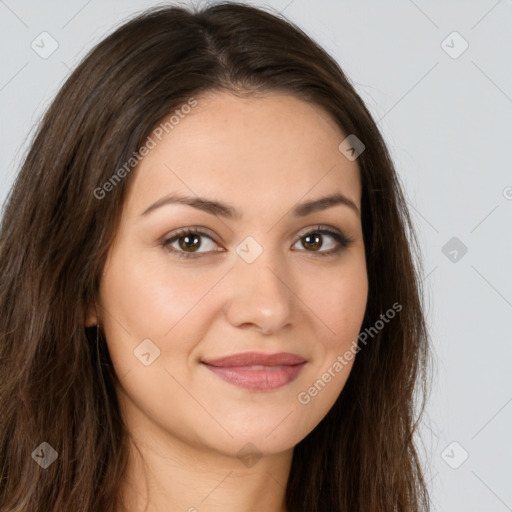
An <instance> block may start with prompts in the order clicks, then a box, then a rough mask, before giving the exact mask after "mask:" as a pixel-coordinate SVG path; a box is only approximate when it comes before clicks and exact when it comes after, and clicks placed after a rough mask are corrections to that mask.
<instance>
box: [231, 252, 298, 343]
mask: <svg viewBox="0 0 512 512" xmlns="http://www.w3.org/2000/svg"><path fill="white" fill-rule="evenodd" d="M270 253H271V251H263V253H262V254H261V255H260V256H259V257H258V258H257V259H256V260H255V261H253V262H252V263H247V262H246V261H244V260H243V259H242V258H238V259H237V260H236V263H235V268H234V269H233V270H232V271H231V272H230V279H231V281H230V286H231V290H232V291H231V296H230V300H228V303H227V306H226V316H227V318H228V320H229V322H230V323H231V324H232V325H233V326H235V327H248V326H253V327H254V328H257V329H258V330H260V331H261V332H262V333H264V334H272V333H275V332H278V331H279V330H280V329H283V328H284V327H286V326H287V325H289V324H290V323H291V322H292V318H291V315H292V313H293V311H294V309H293V301H294V300H296V299H294V293H293V286H290V283H289V281H290V277H289V274H288V273H287V272H286V271H285V269H284V268H283V265H278V264H277V259H276V258H273V257H271V254H270Z"/></svg>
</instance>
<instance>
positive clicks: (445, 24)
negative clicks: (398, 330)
mask: <svg viewBox="0 0 512 512" xmlns="http://www.w3.org/2000/svg"><path fill="white" fill-rule="evenodd" d="M182 3H185V4H186V3H187V2H186V1H184V2H182ZM248 3H251V4H253V5H260V6H265V5H266V6H271V7H273V8H274V9H276V10H278V11H281V12H282V13H283V14H284V15H285V16H286V17H288V18H289V19H290V20H291V21H293V22H295V23H296V24H298V25H299V26H300V27H301V28H303V29H304V30H305V31H306V32H307V33H308V34H309V35H310V36H312V37H313V38H314V39H315V40H317V41H318V42H319V43H320V44H321V45H323V47H324V48H325V49H326V50H327V51H328V52H330V53H331V54H332V55H333V56H334V57H335V58H336V60H337V61H338V62H339V64H340V65H341V67H342V69H343V70H344V71H345V72H346V73H347V75H348V76H349V78H350V80H351V81H352V82H353V84H354V86H355V87H356V89H357V91H358V92H359V94H360V95H361V96H362V98H363V99H364V101H365V102H366V104H367V106H368V108H369V109H370V111H371V112H372V114H373V116H374V118H375V120H376V121H377V122H378V126H379V128H380V130H381V131H382V133H383V135H384V138H385V140H386V142H387V144H388V146H389V148H390V150H391V153H392V156H393V158H394V162H395V165H396V168H397V172H398V174H399V177H400V180H401V182H402V183H403V186H404V187H405V190H406V194H407V197H408V204H409V207H410V211H411V213H412V216H413V221H414V223H415V226H416V228H417V231H418V234H419V238H420V242H421V250H422V254H423V260H424V266H425V272H424V283H425V289H426V298H425V300H426V303H427V317H428V322H429V328H430V333H431V337H432V341H433V345H434V350H435V354H436V369H435V372H436V373H435V380H434V385H433V388H432V394H431V399H430V402H429V404H428V407H427V415H426V417H425V421H424V423H423V425H422V428H421V439H422V442H423V445H424V449H423V454H424V455H423V457H424V463H425V467H426V471H427V474H428V479H429V482H430V487H431V492H432V497H433V501H434V505H435V510H437V511H446V512H453V511H464V512H505V511H507V510H508V511H512V486H511V485H510V484H511V482H512V462H511V460H512V443H511V441H510V432H511V431H512V377H511V369H510V366H511V365H510V362H511V360H512V322H511V319H512V278H511V274H510V262H511V260H512V258H511V255H512V254H511V253H512V250H511V249H512V243H511V226H512V172H511V157H510V149H511V145H512V144H511V142H512V141H511V134H512V129H511V126H512V30H510V29H511V28H512V1H511V0H501V1H495V0H478V1H439V0H429V1H427V0H415V1H413V0H397V1H387V2H386V1H383V0H380V1H379V0H374V1H369V0H366V1H359V2H358V1H355V0H351V1H343V0H315V1H311V0H291V1H290V0H273V1H269V2H256V1H254V2H248ZM195 4H196V5H200V2H199V0H197V1H196V2H195ZM152 5H157V3H156V2H152V1H142V0H129V1H121V0H109V1H103V2H100V1H99V0H89V1H86V0H72V1H69V0H68V1H64V0H62V1H57V0H53V1H46V2H36V1H35V0H34V1H28V0H0V44H1V55H0V59H1V64H0V111H1V119H2V122H1V132H0V154H1V163H0V200H1V201H2V203H3V202H4V201H5V198H6V196H7V193H8V191H9V188H10V187H11V185H12V183H13V180H14V178H15V175H16V173H17V171H18V170H19V166H20V163H21V161H22V158H23V156H24V152H25V151H26V149H27V147H28V144H29V142H30V137H31V136H32V134H33V131H34V127H35V126H36V124H37V122H38V120H39V119H40V116H41V114H42V113H43V112H44V110H45V109H46V108H47V107H48V105H49V103H50V101H51V100H52V98H53V97H54V95H55V94H56V92H57V90H58V89H59V87H60V86H61V85H62V83H63V81H64V80H65V79H66V77H67V76H68V75H69V73H70V71H71V70H72V69H74V67H75V66H76V65H77V64H78V63H79V61H80V60H81V59H82V58H83V57H84V55H85V53H86V52H87V51H89V50H90V49H91V48H92V47H93V46H94V45H95V44H96V43H97V42H99V41H100V40H101V39H102V38H103V37H104V36H105V35H106V34H108V33H110V32H111V31H112V30H113V29H114V28H115V27H117V26H118V25H119V24H121V23H122V21H123V20H125V19H126V18H127V17H129V16H132V15H133V14H134V13H136V12H137V11H140V10H143V9H145V8H147V7H150V6H152ZM44 33H46V34H44ZM42 40H43V42H41V41H42ZM51 51H53V53H51V55H47V54H45V52H46V53H49V52H51ZM41 200H44V198H41Z"/></svg>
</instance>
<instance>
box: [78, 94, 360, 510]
mask: <svg viewBox="0 0 512 512" xmlns="http://www.w3.org/2000/svg"><path fill="white" fill-rule="evenodd" d="M196 99H197V100H198V105H197V107H195V108H194V109H192V112H191V113H190V114H188V115H187V116H186V117H185V118H184V119H181V120H180V122H179V124H178V125H176V126H175V127H174V128H173V129H172V131H170V133H169V134H167V135H165V136H164V138H163V139H162V141H161V142H159V143H158V145H157V146H156V147H155V148H154V149H152V150H151V151H150V153H149V154H148V155H147V156H146V157H145V158H144V160H143V161H142V162H141V164H140V165H139V167H138V168H137V169H136V170H135V171H133V173H134V175H133V176H132V177H131V179H132V180H133V181H132V182H131V183H130V187H129V189H128V195H127V197H126V201H125V204H124V205H123V216H122V220H121V224H120V226H119V230H118V232H117V234H116V238H115V241H114V243H113V244H112V246H111V248H110V251H109V254H108V258H107V262H106V265H105V268H104V272H103V275H102V280H101V286H100V297H99V300H100V302H99V304H98V310H96V308H95V306H94V304H92V305H91V307H90V309H89V312H88V315H87V317H86V325H94V324H96V323H97V322H98V316H99V322H100V324H101V326H102V328H103V330H104V332H105V336H106V339H107V343H108V348H109V352H110V355H111V358H112V361H113V364H114V367H115V370H116V372H117V375H118V376H119V378H120V380H121V387H120V388H119V389H118V390H117V393H118V397H119V401H120V407H121V413H122V416H123V418H124V421H125V423H126V425H127V428H128V431H129V433H130V435H131V437H132V440H133V441H132V443H133V444H132V450H131V452H130V463H129V468H128V471H127V475H126V479H125V480H124V481H123V488H122V492H121V495H122V498H123V502H124V503H125V505H124V507H120V508H119V510H130V512H139V511H142V510H144V507H145V506H146V505H147V509H146V510H147V512H156V511H159V512H160V511H161V512H163V511H169V510H171V511H189V512H194V511H196V510H197V511H201V512H203V511H204V512H206V511H226V510H239V511H246V512H249V511H262V512H263V511H265V512H283V511H286V507H285V488H286V483H287V480H288V476H289V471H290V464H291V459H292V454H293V448H294V446H295V445H296V444H297V443H299V442H300V441H301V440H302V439H303V438H304V437H305V436H306V435H307V434H308V433H309V432H311V431H312V430H313V429H314V428H315V426H316V425H318V423H319V422H320V421H321V420H322V418H323V417H324V416H325V415H326V414H327V412H328V411H329V409H330V408H331V407H332V406H333V404H334V402H335V400H336V398H337V397H338V395H339V394H340V392H341V390H342V389H343V386H344V385H345V382H346V380H347V378H348V375H349V373H350V370H351V368H352V365H353V360H352V361H350V362H349V364H347V365H345V366H344V368H343V369H342V370H341V371H339V372H335V377H332V378H331V380H330V382H329V383H327V384H326V385H325V387H323V389H322V390H321V391H320V392H318V393H317V395H316V396H314V397H311V400H310V402H309V403H308V404H302V403H300V402H299V401H298V398H297V397H298V395H299V393H301V392H304V391H307V390H308V389H309V388H310V387H311V386H312V384H313V383H314V382H316V381H317V380H318V379H319V378H321V376H322V374H324V373H325V372H326V371H327V369H328V368H330V367H331V368H332V366H333V364H334V363H335V361H336V360H337V357H338V356H340V355H343V354H344V353H345V352H346V351H347V350H348V349H349V348H350V347H351V343H353V342H354V340H357V335H358V333H359V331H360V328H361V325H362V321H363V316H364V311H365V307H366V302H367V294H368V281H367V272H366V261H365V253H364V241H363V233H362V226H361V216H360V213H359V212H360V208H361V206H360V198H361V183H360V176H359V167H358V165H357V161H349V160H348V159H347V158H345V156H344V155H343V154H342V153H341V152H340V151H339V150H338V145H339V144H340V142H341V141H342V140H343V139H344V138H345V137H346V135H347V134H344V133H343V132H341V131H340V129H339V127H338V126H337V125H336V124H335V123H334V121H333V120H332V119H331V118H330V117H329V116H328V115H327V114H326V113H325V112H324V111H323V110H321V109H320V108H319V107H317V106H314V105H311V104H308V103H306V102H303V101H301V100H299V99H296V98H294V97H291V96H285V95H280V94H266V95H260V96H258V97H251V98H243V99H242V98H240V97H236V96H234V95H231V94H229V93H218V92H217V93H212V94H209V95H206V96H202V97H200V98H196ZM174 192H179V193H182V194H184V195H185V194H186V195H189V196H201V197H207V198H210V199H215V200H217V201H221V202H223V203H228V204H230V205H232V206H233V207H235V208H237V209H238V210H240V212H241V213H242V215H243V216H242V218H241V219H238V220H232V219H228V218H223V217H220V216H215V215H212V214H210V213H207V212H204V211H200V210H198V209H196V208H193V207H192V206H189V205H180V204H170V205H166V206H162V207H160V208H157V209H155V210H153V211H152V212H151V213H148V214H147V215H145V216H144V215H141V213H142V212H143V211H144V210H145V209H147V208H148V207H149V206H150V205H152V204H153V203H154V202H156V201H157V200H158V199H160V198H161V197H163V196H166V195H167V194H170V193H174ZM334 192H340V193H342V194H344V195H345V196H347V197H348V198H349V199H351V200H352V201H353V202H354V203H355V205H356V206H357V209H358V210H359V211H354V210H352V209H351V208H350V207H348V206H346V205H336V206H333V207H330V208H327V209H324V210H321V211H317V212H314V213H311V214H310V215H307V216H305V217H297V218H295V217H293V216H292V214H291V210H292V208H294V207H295V206H296V205H297V204H298V203H302V202H305V201H308V200H312V199H317V198H319V197H322V196H326V195H329V194H332V193H334ZM104 200H108V196H107V198H105V199H104ZM318 224H323V225H327V226H329V227H330V228H334V231H336V230H340V231H341V232H342V233H343V234H344V235H345V236H347V237H350V238H351V239H352V242H351V243H350V245H349V246H348V247H346V248H343V247H342V248H341V251H340V252H339V253H338V254H333V255H328V256H322V255H321V253H322V252H328V251H329V250H330V249H332V248H336V247H337V246H338V243H337V242H336V240H335V239H334V238H332V237H331V236H330V235H321V238H323V241H320V243H319V245H318V246H316V247H315V246H314V247H313V248H312V246H311V244H310V245H306V247H305V246H304V245H303V242H304V241H305V237H304V234H307V233H311V232H312V233H313V234H314V233H317V232H318V231H315V229H316V226H317V225H318ZM194 226H195V227H198V226H200V227H202V228H207V230H209V233H211V238H208V237H205V236H202V237H201V239H200V240H201V246H200V248H197V247H196V246H194V247H196V248H195V249H194V248H192V249H190V250H189V253H190V252H194V251H195V252H196V254H197V253H199V254H200V257H199V258H196V259H190V260H187V259H181V258H179V257H178V255H177V253H176V252H174V253H173V252H172V249H169V246H167V247H166V246H164V245H163V242H164V240H165V239H169V238H172V236H173V233H175V232H176V231H177V230H178V229H180V228H183V227H194ZM184 236H186V235H184ZM248 236H251V237H253V238H254V239H255V240H256V241H257V242H258V243H259V245H260V246H261V247H262V249H263V252H262V253H261V254H260V255H259V257H257V258H256V259H255V261H253V262H252V263H247V262H246V261H245V260H244V259H243V258H242V257H241V256H239V254H238V253H237V252H236V248H237V246H239V244H240V243H241V242H242V241H243V240H244V239H245V238H246V237H248ZM317 236H318V235H317ZM180 240H181V245H180ZM183 242H184V238H183V237H182V238H181V239H174V241H173V242H171V244H172V247H173V248H174V249H175V250H176V251H181V254H183V253H186V250H187V246H186V244H184V243H183ZM313 245H314V244H313ZM183 246H185V250H184V249H183ZM253 250H254V249H250V251H253ZM97 312H98V314H99V315H97ZM145 339H150V340H151V341H152V343H154V344H155V345H156V346H157V347H158V349H159V350H160V355H159V357H157V358H156V359H155V360H154V361H153V362H152V363H151V364H150V365H149V366H145V365H144V364H142V363H141V361H140V360H139V359H138V358H137V357H135V356H134V350H135V349H136V348H137V347H138V346H139V345H140V343H141V342H142V341H143V340H145ZM247 351H259V352H264V353H267V354H270V353H276V352H292V353H295V354H299V355H301V356H303V357H304V358H305V359H306V360H307V363H306V365H305V366H304V367H303V369H302V371H301V373H300V374H299V376H298V378H297V379H295V380H294V381H292V382H290V383H288V384H286V385H285V386H283V387H281V388H278V389H276V390H273V391H268V390H267V391H251V390H247V389H243V388H240V387H238V386H235V385H234V384H231V383H228V382H226V381H224V380H222V379H221V378H219V377H218V376H217V375H215V374H214V373H212V372H211V371H209V370H208V369H207V368H206V367H205V366H204V365H202V364H201V362H200V361H201V360H202V359H212V358H217V357H221V356H225V355H231V354H234V353H240V352H247ZM153 353H154V352H153ZM356 357H357V356H356ZM331 372H332V370H331ZM247 443H252V445H253V446H255V447H256V449H257V450H258V457H259V458H258V457H256V458H255V459H253V462H254V460H255V461H256V462H255V463H253V464H252V465H250V466H249V464H250V463H247V462H246V463H244V462H243V461H242V460H241V458H239V457H237V453H238V452H239V450H240V449H241V448H243V447H244V446H245V445H246V444H247ZM135 444H136V445H137V447H138V449H139V450H140V453H141V454H142V456H143V457H144V461H145V465H143V461H142V459H141V457H140V454H139V452H138V451H137V450H135V449H133V447H134V446H135ZM253 450H254V448H253ZM143 471H146V474H147V481H146V480H145V479H144V478H143V476H142V475H143V474H144V473H143ZM148 500H149V501H148Z"/></svg>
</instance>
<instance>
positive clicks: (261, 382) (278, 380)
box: [202, 352, 306, 391]
mask: <svg viewBox="0 0 512 512" xmlns="http://www.w3.org/2000/svg"><path fill="white" fill-rule="evenodd" d="M202 363H203V364H204V365H205V366H206V368H208V369H209V370H210V371H212V372H213V373H215V374H217V375H218V376H219V377H220V378H221V379H224V380H225V381H227V382H230V383H232V384H235V385H237V386H239V387H242V388H245V389H250V390H253V391H268V390H273V389H277V388H280V387H282V386H284V385H285V384H288V383H289V382H291V381H293V380H295V379H296V378H297V377H298V375H299V373H300V371H301V370H302V368H303V367H304V364H305V363H306V360H305V359H304V358H303V357H300V356H298V355H296V354H290V353H287V352H280V353H278V354H263V353H261V352H245V353H242V354H235V355H232V356H227V357H222V358H219V359H214V360H209V361H202ZM251 366H264V367H265V368H259V369H258V368H250V367H251Z"/></svg>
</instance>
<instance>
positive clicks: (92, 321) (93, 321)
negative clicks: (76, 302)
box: [85, 302, 98, 327]
mask: <svg viewBox="0 0 512 512" xmlns="http://www.w3.org/2000/svg"><path fill="white" fill-rule="evenodd" d="M95 325H98V315H97V313H96V306H95V304H94V302H93V303H92V304H89V307H88V308H87V313H86V315H85V326H86V327H94V326H95Z"/></svg>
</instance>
